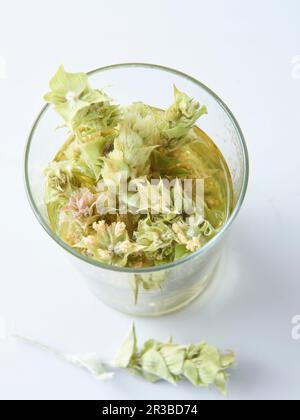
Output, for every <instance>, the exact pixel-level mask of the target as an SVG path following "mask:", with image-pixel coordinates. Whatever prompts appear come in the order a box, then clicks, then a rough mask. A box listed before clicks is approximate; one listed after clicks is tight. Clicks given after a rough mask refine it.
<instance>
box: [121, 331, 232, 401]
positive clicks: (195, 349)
mask: <svg viewBox="0 0 300 420" xmlns="http://www.w3.org/2000/svg"><path fill="white" fill-rule="evenodd" d="M234 364H235V354H234V353H232V352H228V353H227V354H221V353H220V352H219V350H218V349H216V348H215V347H213V346H210V345H208V344H206V343H205V342H203V343H200V344H192V345H187V346H181V345H177V344H174V343H173V342H172V341H168V342H166V343H162V342H159V341H156V340H149V341H147V342H146V343H145V344H144V345H143V347H142V348H141V349H140V350H138V347H137V337H136V331H135V327H133V328H132V330H131V331H130V334H129V336H128V338H127V339H126V341H125V342H124V344H123V346H122V347H121V349H120V351H119V353H118V355H117V357H116V359H115V365H116V366H117V367H119V368H122V369H127V370H129V371H130V372H132V373H134V374H137V375H141V376H142V377H144V378H145V379H147V380H149V381H151V382H157V381H159V380H165V381H167V382H170V383H171V384H176V383H177V382H179V381H182V380H184V379H186V380H188V381H190V382H191V383H192V384H193V385H194V386H196V387H204V388H208V387H209V386H215V387H216V388H217V389H218V390H219V391H221V392H222V393H223V394H224V395H226V394H227V379H228V373H227V370H228V369H230V368H232V367H233V366H234Z"/></svg>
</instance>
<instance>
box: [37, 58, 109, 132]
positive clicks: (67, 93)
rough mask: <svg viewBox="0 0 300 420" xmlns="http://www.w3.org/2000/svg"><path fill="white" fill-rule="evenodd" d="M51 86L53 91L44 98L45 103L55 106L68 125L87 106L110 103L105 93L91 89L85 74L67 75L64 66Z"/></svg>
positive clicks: (53, 79)
mask: <svg viewBox="0 0 300 420" xmlns="http://www.w3.org/2000/svg"><path fill="white" fill-rule="evenodd" d="M49 86H50V89H51V91H50V92H49V93H47V94H46V95H45V96H44V98H45V101H46V102H48V103H50V104H53V105H54V107H55V110H56V111H57V112H58V113H59V114H60V115H61V116H62V117H63V119H64V120H65V123H66V124H67V125H70V124H71V123H72V120H73V118H74V117H75V115H76V113H77V112H78V111H79V110H81V109H83V108H85V107H86V106H87V105H90V104H94V103H99V102H100V103H102V102H106V101H108V97H107V95H106V94H105V93H103V92H102V91H100V90H93V89H92V88H91V87H90V85H89V82H88V76H87V75H86V74H85V73H67V72H66V71H65V69H64V66H60V67H59V69H58V70H57V73H56V74H55V76H54V77H53V78H52V79H51V81H50V83H49Z"/></svg>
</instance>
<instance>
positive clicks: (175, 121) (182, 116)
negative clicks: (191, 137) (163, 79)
mask: <svg viewBox="0 0 300 420" xmlns="http://www.w3.org/2000/svg"><path fill="white" fill-rule="evenodd" d="M174 97H175V102H174V104H173V105H172V106H171V107H170V108H169V109H168V110H167V111H166V112H165V120H166V121H167V126H166V127H165V128H164V129H163V134H164V135H165V136H166V137H167V138H168V139H169V140H174V139H182V138H183V137H185V136H186V135H187V134H188V133H189V131H190V129H191V128H192V127H193V126H194V125H195V123H196V122H197V120H198V119H199V118H200V117H201V116H202V115H205V114H207V108H206V107H205V106H200V104H199V102H197V101H195V100H194V99H192V98H190V97H189V96H188V95H186V94H185V93H183V92H180V91H179V90H178V89H177V87H176V86H174ZM175 144H176V143H175Z"/></svg>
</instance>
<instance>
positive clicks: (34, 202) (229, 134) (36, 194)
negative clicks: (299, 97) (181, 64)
mask: <svg viewBox="0 0 300 420" xmlns="http://www.w3.org/2000/svg"><path fill="white" fill-rule="evenodd" d="M89 76H90V80H91V84H92V85H93V86H94V87H98V88H101V87H103V88H106V89H107V91H108V92H109V95H110V96H111V97H112V98H114V99H115V100H116V102H117V103H119V104H122V105H126V104H130V103H132V102H137V101H142V102H145V103H147V104H150V105H152V106H154V107H157V108H161V109H165V108H167V106H168V105H169V104H170V102H171V101H172V97H171V95H172V85H173V84H176V86H177V87H178V88H179V89H180V90H182V91H184V92H187V93H188V94H189V95H191V96H192V97H194V98H196V99H197V100H199V102H200V103H201V104H205V105H207V108H208V112H209V115H208V117H207V118H205V119H203V120H201V128H202V129H203V130H204V131H205V132H206V133H207V134H208V135H209V136H210V137H211V138H212V139H213V141H214V142H215V143H216V145H217V146H218V147H219V149H220V150H221V152H222V154H223V156H224V157H225V159H226V161H227V164H228V167H229V170H230V172H231V176H232V181H233V188H234V210H233V212H232V214H231V216H230V218H229V219H228V221H227V223H226V225H225V226H224V227H223V229H222V230H221V231H220V232H219V233H218V234H217V235H216V236H215V237H214V238H213V239H212V240H211V241H210V242H208V243H207V244H206V245H205V246H204V247H203V248H201V249H200V250H199V251H198V252H196V253H194V254H192V255H190V256H189V257H187V258H184V259H182V260H179V261H177V262H175V263H173V264H169V265H165V266H161V267H154V268H145V269H135V270H132V269H128V268H117V267H110V266H106V265H103V264H101V263H98V262H96V261H93V260H91V259H89V258H87V257H84V256H83V255H80V254H78V253H77V252H76V251H75V250H74V249H72V248H70V247H69V246H68V245H66V244H65V243H64V242H63V241H61V240H60V238H59V237H57V236H56V235H55V234H54V233H53V231H52V230H51V228H50V226H49V221H48V217H47V212H46V208H45V205H44V201H43V195H44V176H43V169H44V168H45V167H46V166H47V164H48V163H49V162H50V161H51V160H52V159H53V157H54V156H55V154H56V152H57V150H58V149H59V148H60V147H61V145H62V144H63V142H64V141H65V138H66V133H65V132H64V130H55V128H56V127H58V126H59V125H60V124H61V120H60V118H59V116H57V115H56V113H55V111H54V110H53V109H52V108H51V107H49V106H45V107H44V108H43V110H42V111H41V113H40V114H39V116H38V117H37V120H36V122H35V124H34V126H33V128H32V131H31V133H30V136H29V139H28V143H27V147H26V155H25V180H26V189H27V193H28V198H29V201H30V204H31V206H32V209H33V211H34V213H35V215H36V217H37V219H38V220H39V222H40V223H41V225H42V227H43V228H44V229H45V230H46V232H47V233H48V234H49V236H50V237H51V238H52V239H54V240H55V241H56V243H57V244H58V245H60V246H61V247H62V248H63V249H64V250H65V251H66V255H70V257H71V258H72V261H73V263H74V264H75V265H76V266H77V268H78V269H79V270H80V271H81V272H82V273H83V276H84V279H85V280H86V282H87V285H88V287H89V288H90V289H91V290H92V292H93V293H95V295H96V296H97V297H99V299H101V300H102V301H103V302H104V303H106V304H107V305H109V306H111V307H113V308H115V309H117V310H119V311H121V312H126V313H129V314H132V315H137V316H158V315H163V314H166V313H169V312H173V311H175V310H178V309H180V308H182V307H184V306H186V305H187V304H189V303H190V302H191V301H193V300H194V299H195V298H196V297H198V296H199V295H200V294H201V293H202V292H203V291H204V290H205V288H206V287H207V285H208V284H209V282H210V281H211V279H212V277H213V273H214V270H215V268H216V266H217V264H218V262H219V259H220V255H221V251H222V247H223V246H224V243H225V237H226V234H227V231H228V230H229V227H230V226H231V225H232V223H233V221H234V220H235V218H236V216H237V214H238V212H239V210H240V208H241V205H242V203H243V200H244V197H245V194H246V190H247V184H248V175H249V162H248V153H247V147H246V144H245V140H244V137H243V134H242V131H241V129H240V127H239V125H238V123H237V121H236V119H235V118H234V116H233V114H232V113H231V111H230V110H229V109H228V107H227V106H226V105H225V104H224V102H223V101H222V100H221V99H220V98H218V96H217V95H216V94H215V93H214V92H212V91H211V90H210V89H209V88H207V87H206V86H204V85H203V84H202V83H200V82H199V81H198V80H196V79H194V78H192V77H190V76H187V75H186V74H184V73H181V72H179V71H176V70H173V69H170V68H166V67H162V66H157V65H150V64H142V63H130V64H119V65H113V66H109V67H104V68H100V69H97V70H94V71H92V72H90V73H89ZM53 263H55V262H53ZM151 283H153V284H155V285H158V284H159V287H156V288H153V287H151ZM137 292H138V293H137Z"/></svg>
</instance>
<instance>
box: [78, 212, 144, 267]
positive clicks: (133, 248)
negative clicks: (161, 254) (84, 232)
mask: <svg viewBox="0 0 300 420" xmlns="http://www.w3.org/2000/svg"><path fill="white" fill-rule="evenodd" d="M93 231H94V233H91V234H90V235H89V236H87V237H84V238H83V239H82V241H81V243H80V244H78V245H77V247H78V248H81V249H86V250H87V251H88V252H89V255H90V256H92V258H94V259H95V260H97V261H100V262H102V263H103V264H109V265H115V266H119V267H125V266H126V264H127V260H128V257H129V255H131V254H134V253H135V252H138V251H139V250H140V249H141V247H139V246H138V245H137V244H135V243H133V242H131V241H130V240H129V236H128V233H127V230H126V225H125V223H122V222H116V223H112V224H111V225H108V224H106V222H105V221H103V220H101V221H100V222H98V223H94V224H93Z"/></svg>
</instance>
